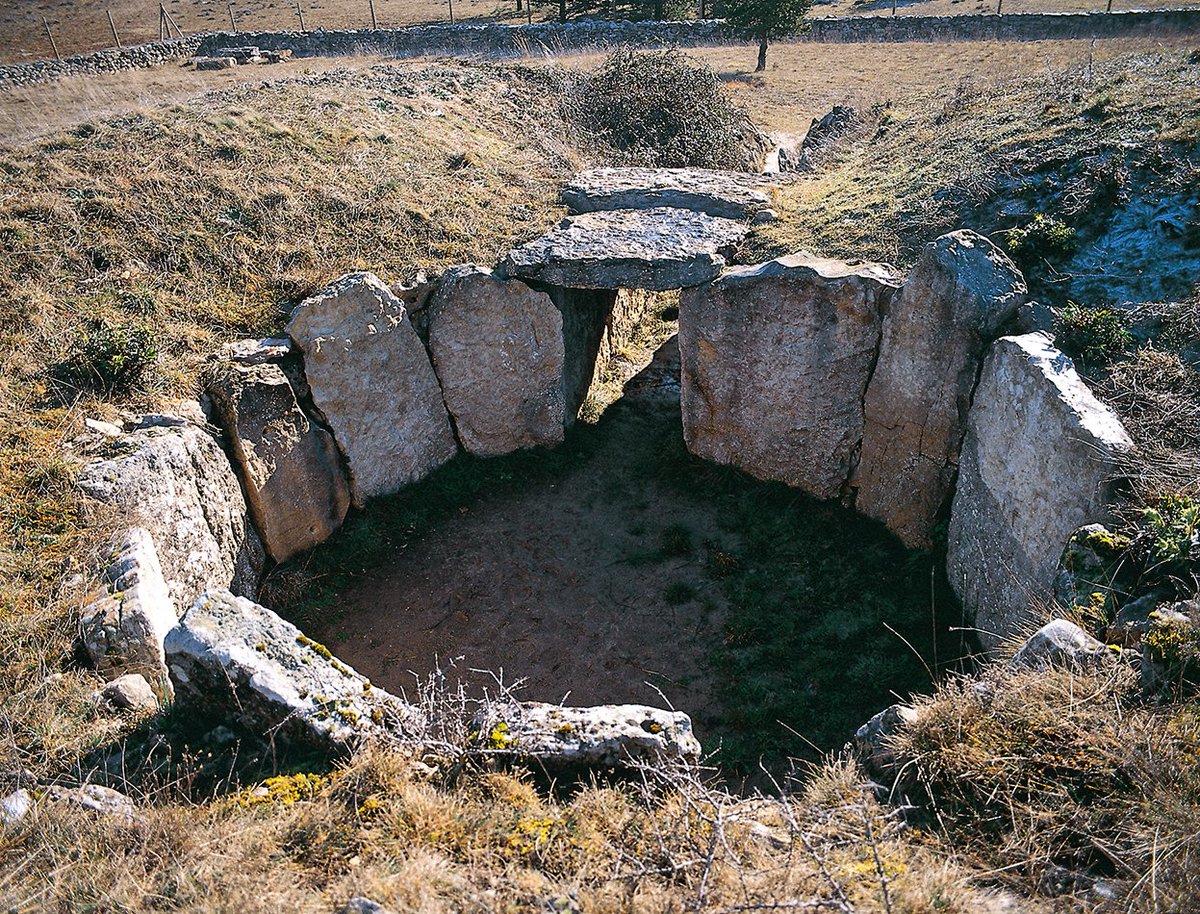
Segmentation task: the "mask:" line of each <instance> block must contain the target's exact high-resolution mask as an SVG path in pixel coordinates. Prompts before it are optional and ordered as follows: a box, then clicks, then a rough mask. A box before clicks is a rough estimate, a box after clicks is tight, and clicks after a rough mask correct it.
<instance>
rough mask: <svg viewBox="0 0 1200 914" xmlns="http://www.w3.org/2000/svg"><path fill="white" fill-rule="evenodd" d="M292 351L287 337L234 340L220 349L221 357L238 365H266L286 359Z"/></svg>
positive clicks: (290, 342)
mask: <svg viewBox="0 0 1200 914" xmlns="http://www.w3.org/2000/svg"><path fill="white" fill-rule="evenodd" d="M292 350H293V347H292V341H291V340H289V339H288V338H287V337H272V338H268V339H249V340H234V341H233V342H232V343H226V344H225V345H224V346H222V347H221V357H222V358H223V359H224V360H225V361H227V362H235V363H237V364H238V365H266V364H269V363H271V362H280V361H282V360H283V359H286V358H287V357H288V356H290V355H291V354H292Z"/></svg>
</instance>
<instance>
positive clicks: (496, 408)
mask: <svg viewBox="0 0 1200 914" xmlns="http://www.w3.org/2000/svg"><path fill="white" fill-rule="evenodd" d="M429 311H430V314H429V321H430V324H429V350H430V353H431V354H432V356H433V367H434V370H435V371H436V372H437V376H438V381H440V382H441V385H442V396H443V397H444V398H445V402H446V408H447V409H448V410H449V411H450V416H451V417H452V418H453V420H454V429H455V431H456V432H457V433H458V440H459V442H460V443H461V444H462V446H463V448H464V449H465V450H466V451H468V452H469V453H472V454H478V455H479V456H483V457H493V456H497V455H499V454H508V453H511V452H512V451H516V450H519V449H521V448H528V447H538V446H552V445H555V444H558V443H559V442H561V441H562V440H563V424H564V415H565V409H564V406H565V401H566V397H565V391H564V387H563V384H564V381H563V360H564V348H563V317H562V315H561V314H560V313H559V311H558V309H557V308H556V307H555V306H554V303H553V302H552V301H551V300H550V296H548V295H546V294H545V293H544V292H537V291H535V290H533V289H531V288H530V287H529V286H527V285H525V283H523V282H520V281H519V280H509V281H505V280H502V279H498V278H496V276H495V275H494V274H493V273H492V272H491V271H490V270H485V269H482V268H480V267H477V266H475V265H473V264H472V265H469V266H465V267H454V268H453V269H451V270H449V271H447V273H445V274H444V275H443V276H442V278H441V280H440V281H439V283H438V286H437V290H436V291H435V292H434V294H433V297H432V299H431V301H430V305H429Z"/></svg>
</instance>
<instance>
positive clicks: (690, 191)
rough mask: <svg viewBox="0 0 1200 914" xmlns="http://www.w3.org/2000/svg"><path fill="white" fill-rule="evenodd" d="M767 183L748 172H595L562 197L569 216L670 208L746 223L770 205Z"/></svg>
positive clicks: (586, 174) (581, 177)
mask: <svg viewBox="0 0 1200 914" xmlns="http://www.w3.org/2000/svg"><path fill="white" fill-rule="evenodd" d="M767 187H769V183H768V182H767V181H766V180H765V179H764V178H763V177H762V176H761V175H755V174H750V173H747V172H737V171H716V170H714V169H708V168H595V169H593V170H591V171H585V172H583V173H582V174H578V175H576V176H575V177H574V178H573V179H572V181H571V183H570V184H568V185H567V186H566V188H564V190H563V192H562V201H563V203H565V204H566V205H567V206H568V207H570V209H571V212H573V213H591V212H596V211H600V210H617V209H655V208H658V207H664V206H666V207H672V208H675V209H685V210H691V211H692V212H697V213H707V214H708V215H710V216H720V217H722V218H724V219H742V220H747V219H751V218H753V217H754V215H755V214H757V213H759V212H761V211H762V210H765V209H767V208H768V207H770V205H771V197H770V195H769V194H768V193H767V192H766V189H767Z"/></svg>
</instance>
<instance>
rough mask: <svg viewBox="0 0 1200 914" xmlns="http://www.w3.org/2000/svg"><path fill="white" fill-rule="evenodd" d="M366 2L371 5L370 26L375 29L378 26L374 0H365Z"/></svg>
mask: <svg viewBox="0 0 1200 914" xmlns="http://www.w3.org/2000/svg"><path fill="white" fill-rule="evenodd" d="M367 3H368V4H369V5H370V7H371V28H373V29H377V28H379V22H378V21H377V20H376V19H375V0H367Z"/></svg>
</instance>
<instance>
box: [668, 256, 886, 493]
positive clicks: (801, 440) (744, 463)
mask: <svg viewBox="0 0 1200 914" xmlns="http://www.w3.org/2000/svg"><path fill="white" fill-rule="evenodd" d="M899 284H900V281H899V278H898V277H897V276H896V275H895V274H894V273H893V272H892V270H891V268H890V267H887V266H883V265H881V264H873V263H844V262H842V261H836V260H825V259H822V258H819V257H813V256H812V255H809V254H797V255H795V256H792V257H784V258H781V259H779V260H774V261H772V262H770V263H765V264H760V265H758V266H749V267H734V268H732V269H730V270H728V271H727V272H726V273H725V275H723V276H722V277H721V278H720V279H719V280H717V281H716V282H714V283H711V284H710V285H706V286H702V287H700V288H698V289H686V290H685V291H684V293H683V296H682V299H681V301H680V307H679V352H680V357H681V360H682V373H681V381H682V401H683V434H684V439H685V441H686V442H687V446H688V450H689V451H691V452H692V453H693V454H696V455H697V456H699V457H703V458H705V459H707V460H712V461H714V462H715V463H724V464H731V465H733V466H737V467H741V468H742V469H743V470H745V471H746V472H747V473H749V474H750V475H751V476H755V477H757V478H758V479H769V480H778V481H780V482H785V483H787V484H788V485H792V486H796V487H798V488H801V489H803V490H805V491H806V492H809V493H811V494H813V495H815V496H817V497H818V498H834V497H837V496H838V495H839V494H840V493H841V490H842V487H843V486H844V485H845V483H846V481H847V478H848V476H849V474H850V470H851V468H852V466H853V461H854V457H855V455H856V454H857V452H858V448H859V445H860V444H861V442H862V436H863V396H864V395H865V393H866V389H867V381H868V379H869V377H870V374H871V367H872V365H873V364H874V361H875V354H876V352H877V351H878V346H879V335H880V320H881V318H880V312H881V308H882V306H883V303H884V300H885V299H886V297H887V296H889V295H890V294H891V291H892V290H893V289H894V288H895V287H896V286H898V285H899Z"/></svg>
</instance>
